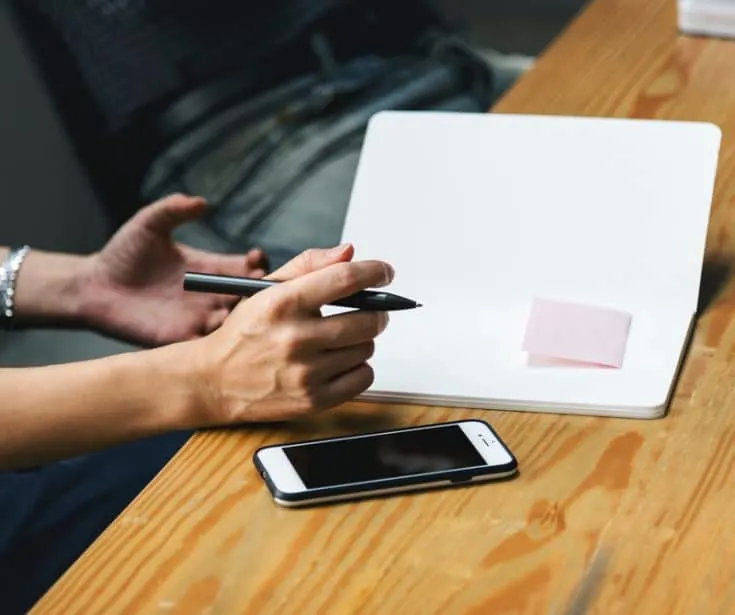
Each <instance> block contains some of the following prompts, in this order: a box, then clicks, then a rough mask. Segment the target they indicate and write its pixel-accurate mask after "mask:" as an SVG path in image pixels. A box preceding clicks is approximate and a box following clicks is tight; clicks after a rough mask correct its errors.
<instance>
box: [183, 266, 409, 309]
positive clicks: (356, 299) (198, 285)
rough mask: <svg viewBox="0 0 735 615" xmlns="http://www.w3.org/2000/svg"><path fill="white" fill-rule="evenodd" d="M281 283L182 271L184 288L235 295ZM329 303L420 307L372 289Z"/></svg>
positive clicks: (397, 296)
mask: <svg viewBox="0 0 735 615" xmlns="http://www.w3.org/2000/svg"><path fill="white" fill-rule="evenodd" d="M280 283H281V282H277V281H275V280H262V279H256V278H239V277H234V276H227V275H213V274H210V273H194V272H187V273H185V274H184V290H191V291H194V292H199V293H216V294H220V295H237V296H239V297H251V296H253V295H254V294H255V293H257V292H259V291H261V290H265V289H266V288H270V287H271V286H275V285H276V284H280ZM329 305H334V306H338V307H348V308H356V309H358V310H370V311H374V312H387V311H395V310H411V309H413V308H417V307H421V304H420V303H416V302H415V301H413V300H412V299H407V298H406V297H401V296H399V295H394V294H393V293H386V292H383V291H375V290H361V291H360V292H358V293H355V294H354V295H350V296H349V297H345V298H344V299H338V300H336V301H332V302H330V304H329Z"/></svg>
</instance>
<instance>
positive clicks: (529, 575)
mask: <svg viewBox="0 0 735 615" xmlns="http://www.w3.org/2000/svg"><path fill="white" fill-rule="evenodd" d="M496 110H497V111H499V112H514V113H519V112H528V113H549V114H577V115H580V114H582V115H605V116H628V117H659V118H676V119H688V120H710V121H713V122H716V123H718V124H719V125H720V126H721V127H722V128H723V131H724V144H723V149H722V156H721V164H720V170H719V177H718V187H717V190H716V197H715V205H714V212H713V215H712V224H711V232H710V235H709V243H708V250H707V265H706V267H705V285H704V291H703V294H704V296H705V299H706V306H705V307H704V308H703V313H702V318H701V320H700V321H699V324H698V326H697V329H696V333H695V336H694V340H693V345H692V348H691V351H690V353H689V356H688V358H687V360H686V364H685V367H684V370H683V374H682V377H681V379H680V381H679V384H678V387H677V390H676V395H675V399H674V401H673V404H672V407H671V410H670V414H669V416H668V417H667V418H665V419H662V420H657V421H650V422H649V421H632V420H618V419H599V418H586V417H574V416H554V415H542V414H526V413H518V412H516V413H512V412H492V413H485V412H471V411H456V410H448V409H436V408H435V409H428V408H414V407H398V406H395V407H370V406H367V405H360V404H353V405H349V406H347V407H345V408H342V409H340V410H339V411H337V412H334V413H332V414H329V415H327V416H324V417H322V418H321V419H320V420H318V421H316V422H314V423H311V424H303V425H300V426H295V427H293V428H285V427H284V428H282V429H273V428H262V429H260V430H256V431H250V432H242V433H237V432H232V431H231V432H218V433H208V434H205V435H200V436H197V437H195V438H194V439H193V440H192V441H191V442H190V443H189V444H188V445H187V446H186V447H185V448H184V449H183V450H182V451H181V453H180V454H179V455H178V456H177V458H176V459H175V460H174V461H172V462H171V463H170V464H169V466H168V467H167V468H166V469H165V470H164V471H163V473H162V474H161V475H160V476H159V477H158V478H157V479H156V480H155V481H154V482H153V484H152V485H151V486H150V487H149V488H148V489H147V490H146V491H145V492H144V493H143V494H142V495H141V496H140V497H139V498H138V499H137V501H136V502H135V503H134V504H133V505H132V506H130V508H129V509H128V510H127V511H126V512H125V513H124V514H123V515H122V516H121V517H120V518H119V519H118V520H117V521H116V522H115V523H114V524H113V525H112V526H111V527H110V528H109V529H108V531H107V532H106V533H105V534H104V535H103V536H102V537H101V539H100V540H98V541H97V542H96V544H94V545H93V546H92V547H91V548H90V549H89V551H88V552H87V553H86V554H85V555H84V556H83V557H82V558H81V560H80V561H79V562H78V563H77V564H76V565H75V566H74V567H73V568H72V569H71V570H70V571H69V572H68V574H66V576H65V577H63V578H62V579H61V581H60V582H59V583H58V584H57V585H56V586H55V587H54V588H53V589H52V590H51V591H50V593H49V594H48V595H47V596H46V597H45V598H44V600H42V602H41V603H40V604H39V605H38V607H37V609H36V610H35V612H36V613H39V614H40V613H64V614H65V615H72V614H74V613H105V614H110V613H215V614H220V613H222V614H230V613H258V614H268V613H274V614H279V615H280V614H285V613H340V614H341V613H345V614H347V613H350V614H351V613H379V614H393V613H399V614H402V615H403V614H411V613H421V614H422V615H423V614H427V613H442V614H450V613H483V614H484V613H487V614H491V615H500V614H503V613H560V612H562V609H563V607H564V606H566V604H567V603H568V600H569V598H570V596H571V595H572V593H573V591H574V589H575V586H576V584H577V583H578V582H579V581H580V579H581V577H582V576H583V573H584V571H585V568H586V566H587V564H588V563H589V560H590V558H591V556H592V554H593V553H594V552H595V550H596V549H597V548H598V547H599V546H600V545H607V546H609V547H610V548H611V549H612V551H611V559H610V563H609V568H608V572H607V574H606V576H605V577H604V579H603V582H602V584H601V586H600V592H599V594H598V595H597V597H596V599H595V601H594V606H593V608H592V611H593V612H595V613H605V614H606V615H607V614H614V613H621V614H625V615H628V614H630V613H645V614H653V615H671V614H674V613H687V614H689V613H691V614H697V615H700V614H707V615H709V614H714V613H722V614H727V613H735V318H734V315H735V284H733V279H732V275H731V271H732V270H731V267H732V265H733V262H735V207H733V201H734V200H735V177H733V175H734V174H735V141H734V140H733V136H735V43H731V42H724V41H715V40H696V39H688V38H681V37H678V36H677V32H676V15H675V1H674V0H597V1H596V2H594V3H593V4H592V5H591V6H590V7H589V8H588V9H587V10H586V11H585V12H584V13H583V14H582V15H581V16H580V18H579V19H578V20H577V21H576V22H575V23H574V24H572V25H571V27H570V28H569V29H568V30H567V31H566V32H565V33H564V34H563V36H561V37H560V39H559V40H558V41H557V42H556V43H555V44H554V45H553V46H552V47H551V48H550V49H549V51H548V52H547V53H546V54H545V56H544V57H543V58H542V59H541V61H540V62H539V63H538V65H537V67H536V68H534V69H533V71H532V72H531V73H530V74H529V75H528V76H527V77H525V78H524V79H523V80H522V81H521V82H520V83H519V84H518V85H517V86H516V87H515V88H514V89H513V90H512V91H511V92H510V93H509V94H508V95H507V96H506V97H505V99H504V100H502V101H501V102H500V104H498V105H497V108H496ZM663 230H664V229H662V231H663ZM473 416H476V417H483V418H488V419H489V420H490V421H491V422H492V423H493V424H494V425H495V427H496V428H497V429H498V430H499V432H500V433H501V434H502V436H503V437H504V438H505V439H506V440H507V442H508V443H509V445H510V446H511V447H512V448H513V450H514V451H515V452H516V454H517V456H518V458H519V460H520V464H521V468H522V475H521V476H520V478H518V479H517V480H515V481H512V482H507V483H504V484H497V485H487V486H483V487H476V488H471V489H463V490H457V491H444V492H435V493H428V494H422V495H417V496H411V497H398V498H392V499H388V500H382V501H372V502H364V503H359V504H357V503H353V504H345V505H340V506H333V507H328V508H320V509H314V510H303V511H290V510H285V509H281V508H278V507H277V506H275V505H274V504H273V503H272V501H271V500H270V498H269V497H268V495H267V493H266V491H265V489H264V488H263V486H262V485H261V482H260V480H259V479H258V477H257V476H256V474H255V472H254V471H253V468H252V466H251V462H250V457H251V454H252V452H253V450H254V449H255V448H256V447H258V446H261V445H263V444H266V443H273V442H279V441H283V440H289V439H293V438H296V437H304V436H316V435H320V434H335V433H342V432H351V431H358V430H361V429H367V428H377V427H381V426H384V425H410V424H417V423H429V422H433V421H440V420H443V419H450V418H455V419H456V418H465V417H466V418H469V417H473Z"/></svg>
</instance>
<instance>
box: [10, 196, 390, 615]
mask: <svg viewBox="0 0 735 615" xmlns="http://www.w3.org/2000/svg"><path fill="white" fill-rule="evenodd" d="M205 210H206V203H205V201H204V199H202V198H200V197H191V196H186V195H183V194H173V195H170V196H167V197H165V198H163V199H161V200H160V201H157V202H155V203H153V204H151V205H149V206H147V207H144V208H143V209H141V210H140V211H139V212H138V213H136V214H135V215H134V216H133V217H132V218H131V219H130V220H129V221H128V222H127V223H126V224H124V225H123V226H122V227H121V228H120V230H119V231H118V232H117V233H116V234H115V235H114V236H113V237H112V238H111V239H110V240H109V242H108V243H107V244H106V245H105V246H104V247H103V248H102V249H101V250H100V251H99V252H96V253H93V254H91V255H86V256H79V255H71V254H57V253H48V252H40V251H36V250H33V249H28V248H26V247H20V248H17V249H16V248H12V249H9V248H2V249H0V262H1V263H2V265H1V268H0V271H2V273H0V304H1V305H2V306H3V310H2V311H1V312H0V325H2V326H3V327H5V328H7V327H9V326H12V327H33V326H48V325H63V326H74V327H86V328H91V329H94V330H96V331H101V332H104V333H105V334H108V335H113V336H117V337H121V338H124V339H126V340H131V341H133V342H135V343H136V344H140V345H142V346H143V348H142V349H141V350H136V351H131V352H126V353H123V354H119V355H115V356H109V357H104V358H100V359H94V360H89V361H82V362H72V363H66V364H60V365H50V366H42V367H23V368H13V367H5V368H0V520H2V523H0V571H2V572H1V573H0V596H2V612H3V613H8V614H12V613H25V612H27V610H28V609H29V608H30V607H31V606H32V604H33V603H35V602H36V601H37V600H38V599H39V598H40V597H41V595H42V594H43V593H44V592H45V591H46V590H47V589H48V588H49V587H50V586H51V585H52V584H53V583H54V581H55V580H56V579H57V578H58V577H59V576H60V575H61V574H62V573H63V572H64V570H65V569H66V568H68V567H69V566H70V565H71V564H72V563H73V562H74V560H75V559H76V558H77V557H78V556H79V555H81V553H82V552H83V551H84V549H85V548H86V547H87V546H89V545H90V544H91V542H92V541H93V540H94V539H95V538H96V537H97V536H98V535H99V534H100V533H101V532H102V530H103V529H104V528H105V527H106V526H107V525H108V524H109V523H110V522H111V521H112V520H113V519H114V518H115V517H116V516H117V515H118V514H119V513H120V512H121V511H122V510H123V508H124V507H125V506H127V505H128V504H129V503H130V501H131V500H132V499H133V498H134V497H135V496H136V495H137V494H138V493H139V491H140V490H141V489H142V488H143V487H144V486H145V485H146V484H147V483H148V482H149V481H150V480H151V479H152V478H153V477H154V476H155V475H156V473H157V472H159V471H160V470H161V468H162V467H163V465H164V464H165V463H166V462H167V461H168V459H170V457H171V456H172V455H173V454H174V453H175V452H176V451H177V450H178V449H179V448H180V447H181V446H182V445H183V444H184V442H185V441H186V440H187V438H188V437H189V436H190V435H191V433H192V432H193V431H195V430H197V429H201V428H210V427H216V426H224V425H238V424H241V425H245V426H246V425H247V424H252V423H257V422H263V421H285V420H291V419H296V418H298V417H304V416H309V415H310V414H313V413H315V412H320V411H323V410H326V409H329V408H333V407H335V406H337V405H339V404H342V403H343V402H345V401H348V400H350V399H352V398H354V397H355V396H356V395H359V394H360V393H362V392H363V391H365V390H366V389H367V388H368V387H369V386H370V385H371V383H372V381H373V372H372V368H371V367H370V365H369V363H368V361H369V360H370V358H371V356H372V354H373V351H374V343H375V342H374V340H375V338H376V337H377V336H378V335H379V334H380V333H381V332H382V331H383V330H384V328H385V327H386V324H387V317H386V316H385V314H382V313H371V312H363V311H352V312H349V313H342V314H338V315H332V316H325V317H322V315H321V312H320V308H321V307H322V306H323V305H325V304H328V303H329V302H331V301H334V300H336V299H338V298H342V297H345V296H347V295H350V294H352V293H354V292H357V291H359V290H362V289H365V288H368V287H375V286H383V285H386V284H388V283H390V281H391V280H392V278H393V270H392V268H391V267H390V265H388V264H387V263H384V262H380V261H355V262H353V261H352V259H353V256H354V249H353V247H352V246H351V245H349V244H348V245H341V246H337V247H334V248H332V249H328V250H311V251H305V252H303V253H301V254H300V255H298V256H297V257H296V258H295V259H293V260H292V261H290V262H288V263H286V264H285V265H284V266H283V267H281V268H280V269H278V270H277V271H274V272H273V273H272V274H270V275H269V276H268V277H269V278H270V279H274V280H279V281H283V283H282V284H278V285H276V286H274V287H272V288H269V289H267V290H264V291H261V292H259V293H257V294H256V295H255V296H253V297H252V298H249V299H247V300H242V301H238V300H237V299H236V298H233V297H229V296H221V295H210V294H201V293H187V292H185V291H184V290H183V276H184V273H185V272H186V271H202V272H209V273H218V274H226V275H247V276H250V277H263V276H264V275H265V273H266V267H267V263H266V261H265V259H264V255H263V254H262V252H260V251H259V250H253V251H250V252H248V253H247V254H246V255H244V256H242V255H221V254H216V253H211V252H207V251H202V250H198V249H195V248H191V247H189V246H186V245H183V244H180V243H178V242H176V241H174V240H173V239H172V236H171V234H172V232H173V231H174V230H175V229H176V228H177V227H178V226H180V225H181V224H184V223H186V222H189V221H191V220H194V219H196V218H198V217H200V216H201V215H202V214H203V213H204V212H205Z"/></svg>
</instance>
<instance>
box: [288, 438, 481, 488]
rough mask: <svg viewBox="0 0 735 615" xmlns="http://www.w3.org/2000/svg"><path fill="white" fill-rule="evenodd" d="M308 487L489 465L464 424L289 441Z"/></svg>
mask: <svg viewBox="0 0 735 615" xmlns="http://www.w3.org/2000/svg"><path fill="white" fill-rule="evenodd" d="M283 451H284V453H285V454H286V456H287V457H288V459H289V461H290V462H291V464H292V465H293V467H294V469H295V470H296V472H297V473H298V475H299V476H300V477H301V480H302V481H303V483H304V485H305V486H306V488H307V489H318V488H320V487H330V486H333V485H343V484H349V483H357V482H365V481H375V480H381V479H388V478H396V477H400V476H406V475H411V474H423V473H426V472H438V471H441V470H454V469H460V468H467V467H473V466H484V465H486V463H485V460H484V459H483V458H482V456H481V455H480V453H479V452H478V451H477V449H475V447H474V445H473V444H472V443H471V442H470V441H469V440H468V438H467V436H466V435H465V434H464V432H463V431H462V429H461V427H459V426H458V425H447V426H443V427H436V428H431V429H416V430H405V431H398V432H395V433H388V434H381V435H372V436H360V437H356V438H349V439H345V440H336V441H331V442H319V443H317V444H302V445H293V446H285V447H283Z"/></svg>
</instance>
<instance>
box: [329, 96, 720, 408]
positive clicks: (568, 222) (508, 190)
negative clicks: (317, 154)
mask: <svg viewBox="0 0 735 615" xmlns="http://www.w3.org/2000/svg"><path fill="white" fill-rule="evenodd" d="M720 138H721V135H720V130H719V129H718V128H717V127H716V126H714V125H711V124H706V123H695V122H671V121H652V120H651V121H649V120H627V119H596V118H571V117H558V116H523V115H501V114H458V113H457V114H455V113H442V112H407V111H406V112H384V113H380V114H378V115H376V116H375V117H374V118H373V119H372V121H371V123H370V126H369V128H368V131H367V135H366V140H365V143H364V147H363V151H362V154H361V159H360V163H359V167H358V170H357V174H356V178H355V182H354V187H353V192H352V197H351V201H350V205H349V210H348V214H347V219H346V222H345V227H344V231H343V239H344V240H345V241H350V242H353V243H354V245H355V248H356V252H357V255H356V258H359V259H365V258H379V259H383V260H386V261H388V262H390V263H391V264H392V265H393V266H394V267H395V269H396V277H395V280H394V283H393V284H392V285H391V287H390V289H389V290H390V291H391V292H395V293H398V294H401V295H405V296H408V297H410V298H413V299H415V300H417V301H420V302H422V303H423V307H421V308H419V309H415V310H410V311H405V312H393V313H391V320H390V324H389V326H388V329H387V330H386V331H385V332H384V333H383V334H382V335H381V336H380V337H379V338H378V340H377V350H376V354H375V357H374V359H373V361H372V365H373V367H374V369H375V373H376V379H375V382H374V384H373V386H372V387H371V388H370V389H369V390H368V391H367V392H366V393H365V394H364V395H363V398H364V399H369V400H382V401H391V402H401V403H417V404H427V405H442V406H461V407H472V408H480V409H485V408H486V409H509V410H527V411H548V412H559V413H579V414H595V415H607V416H621V417H623V416H624V417H638V418H654V417H658V416H661V415H662V414H664V413H665V410H666V407H667V404H668V400H669V399H670V395H671V392H672V387H673V385H674V383H675V381H676V377H677V373H678V368H679V366H680V362H681V359H682V356H683V353H684V351H685V349H686V345H687V343H688V337H689V333H690V330H691V326H692V323H693V321H694V316H695V312H696V306H697V300H698V296H699V282H700V274H701V269H702V260H703V254H704V247H705V240H706V235H707V227H708V221H709V214H710V206H711V201H712V194H713V188H714V182H715V175H716V168H717V159H718V153H719V145H720ZM534 306H535V307H534ZM579 310H581V311H579ZM532 312H533V319H532V318H531V316H532ZM529 336H530V337H532V338H533V339H531V340H530V341H529ZM621 344H622V346H621ZM565 353H567V354H565ZM580 357H581V360H580Z"/></svg>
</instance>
